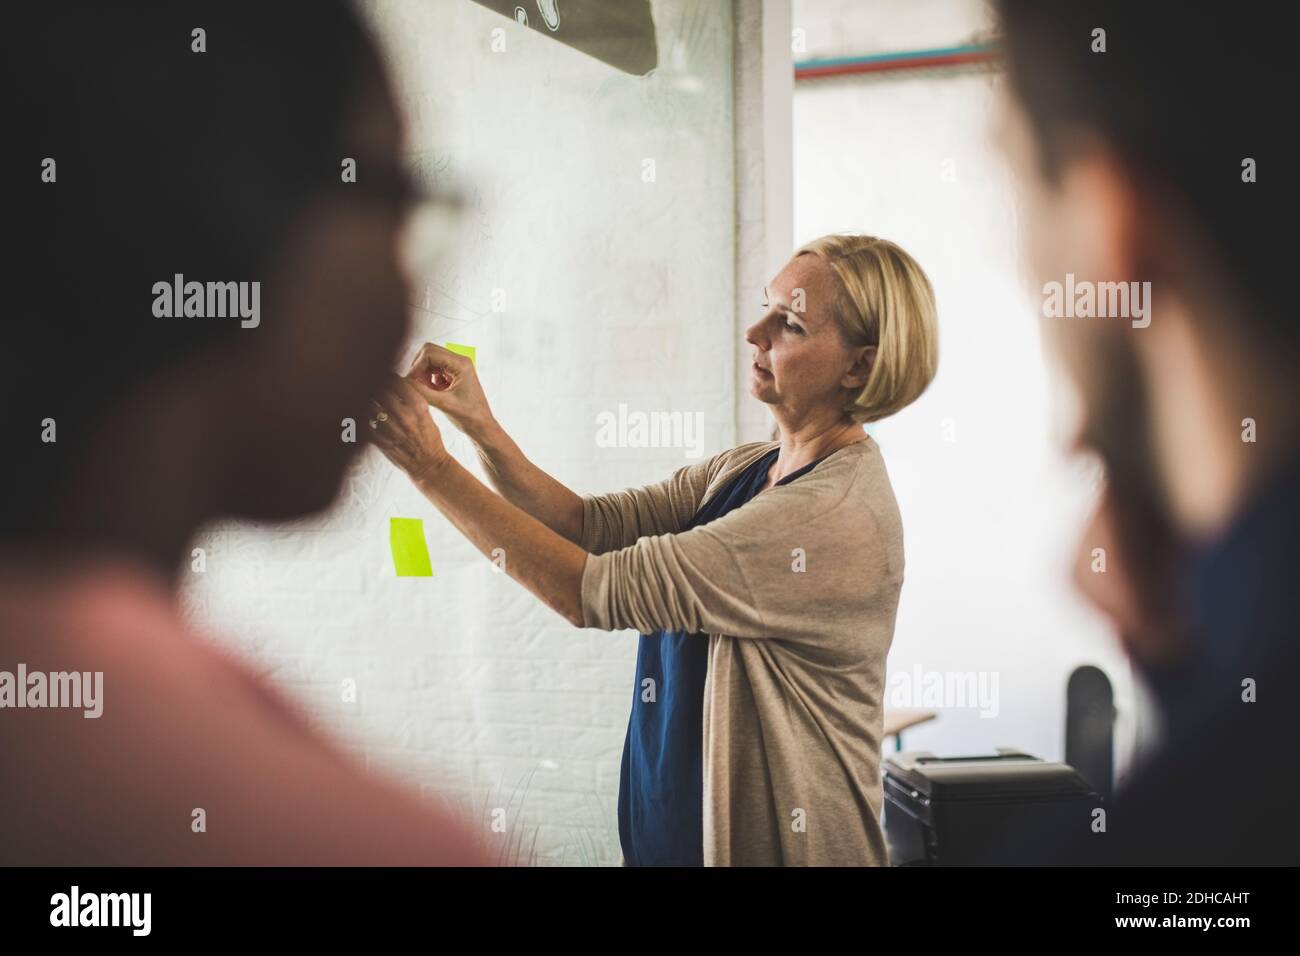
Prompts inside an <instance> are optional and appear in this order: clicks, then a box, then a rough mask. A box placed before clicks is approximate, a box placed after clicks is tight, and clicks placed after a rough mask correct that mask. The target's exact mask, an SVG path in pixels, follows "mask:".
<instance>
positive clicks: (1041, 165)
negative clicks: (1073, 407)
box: [998, 0, 1300, 865]
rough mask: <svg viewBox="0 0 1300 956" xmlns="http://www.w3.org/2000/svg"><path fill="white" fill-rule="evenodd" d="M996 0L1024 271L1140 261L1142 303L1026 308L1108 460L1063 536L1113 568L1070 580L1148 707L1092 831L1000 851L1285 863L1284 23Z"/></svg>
mask: <svg viewBox="0 0 1300 956" xmlns="http://www.w3.org/2000/svg"><path fill="white" fill-rule="evenodd" d="M998 6H999V9H1000V14H1001V19H1002V25H1003V33H1004V37H1005V52H1006V56H1007V67H1008V74H1009V86H1010V91H1009V92H1010V97H1009V100H1010V101H1009V103H1008V104H1007V105H1008V107H1009V108H1008V110H1007V113H1006V121H1007V125H1006V136H1005V138H1004V141H1005V142H1006V143H1007V144H1008V150H1009V155H1010V158H1011V161H1012V163H1013V166H1014V167H1015V169H1016V172H1017V173H1018V175H1019V178H1020V182H1021V184H1022V186H1023V193H1024V194H1023V197H1022V200H1023V213H1024V220H1025V238H1026V246H1027V250H1028V252H1029V258H1030V260H1031V263H1032V266H1033V271H1034V274H1035V276H1036V278H1037V279H1038V280H1039V281H1040V282H1043V283H1049V282H1053V281H1054V282H1058V283H1064V282H1065V281H1066V278H1067V274H1073V277H1074V280H1073V281H1074V283H1075V286H1076V287H1078V286H1079V284H1080V283H1083V282H1085V281H1087V282H1094V283H1097V284H1100V283H1103V282H1120V283H1139V284H1140V283H1143V282H1149V283H1150V290H1151V298H1150V301H1149V302H1148V303H1147V307H1148V310H1149V311H1148V312H1147V315H1146V316H1145V317H1144V318H1143V319H1141V320H1138V321H1134V320H1132V319H1131V318H1130V317H1128V316H1118V317H1115V316H1112V317H1105V318H1103V317H1093V318H1079V317H1072V318H1053V317H1045V318H1044V320H1043V321H1044V329H1045V335H1046V337H1047V339H1048V341H1049V343H1050V345H1051V346H1052V348H1053V350H1054V352H1055V353H1056V355H1057V356H1058V357H1059V358H1060V359H1061V361H1062V362H1063V364H1064V365H1065V367H1066V368H1067V370H1068V372H1069V373H1070V376H1071V379H1072V381H1073V382H1074V384H1075V385H1076V386H1077V390H1078V394H1079V396H1080V398H1081V408H1082V416H1081V422H1082V424H1081V428H1080V431H1079V436H1078V438H1079V444H1080V445H1081V446H1082V447H1083V448H1085V449H1087V450H1089V451H1091V452H1093V453H1095V454H1096V455H1097V456H1098V457H1099V458H1100V460H1101V461H1102V463H1103V465H1104V469H1105V473H1106V489H1105V492H1104V494H1103V498H1102V502H1101V505H1100V507H1099V508H1098V510H1097V514H1096V517H1095V518H1094V521H1093V524H1092V526H1091V527H1090V528H1089V529H1088V532H1087V533H1086V534H1085V536H1084V540H1083V541H1082V551H1083V554H1084V555H1085V558H1084V559H1083V560H1084V561H1085V562H1086V561H1087V560H1088V558H1087V557H1086V556H1087V555H1090V554H1091V553H1092V550H1093V549H1094V548H1097V547H1103V548H1106V550H1107V553H1108V562H1107V563H1108V567H1107V570H1106V572H1105V573H1104V574H1094V573H1093V572H1092V570H1091V568H1090V567H1082V568H1081V570H1080V571H1079V573H1078V578H1079V580H1080V582H1081V583H1082V584H1083V585H1084V589H1085V591H1086V592H1087V593H1088V594H1089V595H1090V596H1091V597H1092V598H1093V599H1094V601H1095V602H1096V603H1097V604H1098V605H1099V606H1101V608H1102V609H1103V610H1104V611H1106V612H1107V613H1108V614H1109V615H1110V616H1111V617H1112V619H1113V620H1114V621H1115V622H1116V624H1117V627H1118V630H1119V632H1120V634H1121V636H1122V639H1123V641H1124V644H1125V646H1126V648H1127V650H1128V651H1129V653H1130V655H1131V657H1132V658H1133V660H1134V662H1135V664H1136V666H1137V667H1138V670H1139V672H1140V674H1141V676H1142V677H1143V678H1144V680H1145V682H1146V683H1147V685H1148V686H1149V687H1150V688H1151V690H1152V691H1153V693H1154V696H1155V699H1156V702H1157V704H1158V706H1159V710H1160V714H1161V718H1162V724H1163V729H1162V734H1161V738H1160V742H1159V744H1158V746H1157V748H1156V750H1155V752H1154V753H1153V754H1152V756H1151V757H1150V759H1149V760H1145V761H1142V762H1141V763H1140V765H1139V766H1138V767H1137V769H1136V770H1135V772H1133V773H1132V774H1131V775H1130V776H1129V778H1128V779H1126V780H1125V781H1124V783H1123V785H1122V786H1121V787H1120V790H1119V793H1118V794H1117V800H1116V802H1115V803H1114V805H1113V806H1110V807H1108V808H1107V812H1106V816H1105V827H1104V830H1102V829H1101V828H1099V827H1096V826H1093V825H1088V826H1080V827H1079V828H1078V830H1077V831H1076V832H1074V833H1073V834H1072V835H1071V838H1070V839H1069V840H1068V841H1067V842H1066V843H1065V844H1064V845H1062V844H1060V843H1053V842H1051V841H1046V840H1041V839H1038V838H1036V837H1031V839H1029V840H1023V841H1022V840H1017V839H1009V840H1006V841H1005V842H1004V843H1003V846H1002V847H1001V848H1000V853H999V854H998V858H999V860H1000V861H1001V862H1011V863H1067V864H1172V865H1196V864H1208V865H1215V864H1291V865H1294V864H1296V863H1300V823H1298V822H1297V819H1296V817H1295V816H1294V814H1293V812H1292V804H1293V799H1292V793H1291V782H1292V781H1293V780H1294V778H1295V777H1296V773H1295V765H1294V761H1295V759H1296V757H1295V748H1294V740H1295V736H1296V731H1297V729H1298V726H1297V702H1296V701H1297V690H1300V683H1298V682H1300V670H1298V668H1297V657H1298V652H1297V635H1298V634H1300V591H1298V590H1297V588H1296V586H1295V575H1296V567H1297V565H1298V564H1300V441H1298V439H1297V435H1298V432H1300V429H1298V428H1297V417H1298V415H1300V403H1298V402H1297V376H1296V368H1297V358H1298V357H1300V323H1298V322H1297V321H1296V319H1295V317H1294V315H1293V314H1292V310H1293V305H1292V303H1291V302H1290V296H1289V289H1288V287H1289V283H1290V277H1291V275H1292V268H1293V264H1292V261H1291V260H1292V255H1293V253H1292V250H1291V249H1290V247H1289V243H1283V242H1281V241H1279V238H1278V237H1279V235H1282V234H1284V233H1283V227H1284V226H1285V225H1287V224H1288V220H1289V218H1290V216H1291V211H1292V208H1293V207H1291V206H1289V205H1288V204H1287V202H1285V201H1284V197H1283V196H1282V195H1281V192H1282V189H1283V183H1284V181H1285V180H1286V179H1287V178H1288V177H1289V176H1290V175H1291V172H1290V170H1289V169H1288V168H1287V164H1288V163H1289V162H1290V160H1291V158H1292V155H1293V154H1291V153H1289V152H1283V151H1281V149H1280V140H1281V136H1280V130H1279V128H1280V126H1281V125H1282V124H1283V123H1285V122H1288V121H1286V120H1284V118H1283V117H1281V116H1280V115H1278V113H1277V111H1276V109H1275V108H1274V106H1273V104H1274V102H1275V99H1274V97H1275V96H1276V95H1278V93H1279V92H1280V91H1282V90H1284V89H1287V88H1288V87H1289V83H1288V82H1287V80H1288V79H1289V74H1290V66H1289V58H1288V57H1286V56H1285V55H1284V54H1283V51H1282V49H1281V47H1282V42H1281V40H1282V37H1284V36H1285V35H1286V34H1287V31H1286V30H1284V29H1283V27H1282V24H1281V23H1280V22H1277V15H1276V14H1274V13H1273V11H1272V9H1271V8H1266V7H1263V6H1251V5H1248V6H1247V7H1244V8H1234V10H1233V11H1232V12H1231V13H1227V14H1224V15H1223V16H1215V17H1207V16H1201V15H1196V14H1194V13H1193V12H1191V11H1188V10H1187V9H1186V8H1185V7H1183V6H1182V5H1177V4H1172V3H1164V2H1152V3H1127V2H1120V0H1090V2H1088V3H1078V2H1072V3H1061V4H1056V3H1053V4H1044V3H1038V2H1035V0H1000V2H999V4H998ZM1097 31H1103V33H1098V32H1097ZM1102 44H1104V51H1103V49H1102ZM1207 51H1212V52H1213V63H1212V65H1211V64H1210V63H1207V62H1206V61H1205V59H1204V57H1205V55H1206V52H1207ZM1098 287H1099V288H1100V286H1099V285H1098ZM1132 288H1134V287H1133V286H1130V289H1132ZM1138 288H1140V285H1139V286H1138ZM1045 291H1046V290H1045ZM1098 301H1100V294H1099V296H1098ZM1047 314H1048V313H1047V312H1045V316H1046V315H1047ZM1091 823H1092V821H1089V824H1091Z"/></svg>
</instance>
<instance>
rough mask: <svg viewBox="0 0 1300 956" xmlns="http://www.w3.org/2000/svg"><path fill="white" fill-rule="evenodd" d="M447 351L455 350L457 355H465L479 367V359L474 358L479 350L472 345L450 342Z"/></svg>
mask: <svg viewBox="0 0 1300 956" xmlns="http://www.w3.org/2000/svg"><path fill="white" fill-rule="evenodd" d="M447 351H448V352H455V353H456V354H457V355H464V356H465V357H466V358H468V359H469V360H470V362H471V363H472V364H473V365H474V367H475V368H477V367H478V360H477V359H475V358H474V356H475V354H476V352H477V350H476V349H475V348H474V346H472V345H461V344H459V343H457V342H448V343H447Z"/></svg>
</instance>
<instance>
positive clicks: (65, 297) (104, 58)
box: [0, 0, 408, 537]
mask: <svg viewBox="0 0 1300 956" xmlns="http://www.w3.org/2000/svg"><path fill="white" fill-rule="evenodd" d="M196 28H202V30H203V31H204V36H203V38H202V41H203V43H204V45H205V46H206V50H205V51H204V52H198V51H196V50H195V49H194V47H195V46H196V44H197V43H198V40H197V39H196V37H195V36H194V34H193V33H192V31H193V30H195V29H196ZM23 47H24V59H23V62H22V63H20V64H17V65H18V66H19V67H20V68H22V69H27V70H31V71H32V72H31V74H30V75H31V76H34V77H41V81H40V82H37V83H32V84H30V87H31V89H32V90H33V93H34V99H32V100H31V101H30V102H28V104H27V106H28V108H29V111H28V112H27V114H26V115H24V116H23V117H22V121H23V122H24V123H25V124H26V125H27V126H28V129H27V130H26V131H25V134H24V135H23V136H22V137H21V138H18V139H16V140H15V141H14V142H15V143H16V144H18V145H16V146H15V148H14V149H13V150H7V151H6V152H10V153H11V154H17V156H16V158H15V159H14V162H15V166H16V168H15V170H14V173H13V178H12V181H15V182H17V183H19V184H20V185H21V187H22V189H23V190H24V198H25V199H27V200H28V201H29V203H30V205H29V207H28V209H27V210H26V211H27V216H26V217H25V218H24V219H23V227H22V228H23V230H24V231H23V235H22V241H23V250H22V254H23V267H22V268H23V272H22V275H23V276H24V281H23V282H22V283H21V286H22V288H21V289H20V290H15V291H16V292H17V294H18V295H19V296H22V297H23V301H22V305H21V306H19V307H17V308H16V309H15V315H16V316H21V318H22V321H21V322H17V323H15V324H14V334H13V336H12V337H11V339H10V341H9V342H7V343H6V348H5V349H4V350H3V353H0V354H2V355H3V358H0V392H2V393H3V396H4V404H5V408H6V410H7V411H6V423H5V425H6V431H7V433H8V434H7V436H6V451H8V452H10V455H9V456H7V457H8V458H9V460H10V461H11V462H12V465H11V467H12V468H13V469H15V470H16V475H11V477H16V478H17V481H18V486H19V488H20V489H21V490H20V492H19V493H18V494H14V495H11V496H9V497H8V499H7V501H6V502H5V504H4V505H2V506H0V535H3V536H10V535H25V536H38V537H39V536H40V535H41V533H42V529H43V528H46V527H49V526H50V525H51V524H52V523H57V521H58V513H59V511H60V509H61V508H64V507H65V506H67V505H68V501H67V499H68V496H69V495H71V494H73V493H74V489H75V494H76V495H78V496H84V495H86V494H87V493H90V494H92V495H93V493H94V489H95V487H96V484H97V479H103V480H104V482H105V483H106V484H108V483H109V482H108V479H109V478H110V477H111V476H115V475H116V476H118V477H119V478H120V477H121V475H122V473H123V472H125V473H127V475H128V476H134V477H136V478H138V480H139V481H141V482H148V481H149V478H150V476H149V474H148V470H149V469H150V468H151V467H153V466H155V465H157V464H159V460H160V458H161V457H163V456H165V455H166V454H167V452H168V449H169V447H170V448H171V449H173V450H175V452H176V453H177V454H189V453H195V449H196V448H197V449H201V450H202V452H201V454H202V462H201V465H202V468H203V469H204V472H203V476H204V480H205V482H206V484H207V485H209V486H210V487H211V488H213V489H218V492H217V494H219V499H218V500H216V501H214V502H211V507H212V508H214V509H215V510H216V511H217V512H218V513H220V514H229V515H239V516H247V517H253V518H287V517H292V516H296V515H299V514H303V513H306V512H310V511H313V510H316V509H319V508H322V507H324V506H325V505H326V504H328V503H329V501H330V500H331V499H332V497H333V496H334V494H335V493H336V492H337V489H338V486H339V484H340V482H341V480H342V477H343V474H344V472H345V469H346V466H347V464H348V462H349V459H350V458H351V457H352V456H353V455H354V454H355V453H356V452H357V450H358V449H359V448H360V447H361V446H360V440H359V441H358V442H347V441H344V440H343V436H344V425H343V420H344V419H345V418H349V417H350V418H353V419H355V420H356V421H357V422H358V423H360V424H361V425H363V426H364V423H365V420H366V412H367V399H368V397H369V396H370V395H371V394H373V392H374V390H375V388H376V386H377V385H378V384H379V383H380V382H381V380H382V379H383V376H384V375H385V374H386V372H387V371H388V370H389V369H390V368H391V366H392V363H393V361H394V359H395V358H396V352H397V350H398V348H399V347H400V345H401V342H402V340H403V339H404V337H405V334H406V325H407V321H408V318H407V308H406V288H405V283H404V278H403V276H402V274H401V272H400V270H399V266H398V258H397V240H398V234H399V231H400V229H401V228H402V225H403V221H404V216H405V214H406V211H407V210H406V207H407V203H408V190H407V186H406V182H405V179H404V174H403V172H402V168H401V166H400V164H399V150H400V145H401V129H400V125H399V122H398V116H397V112H396V110H395V108H394V103H393V99H392V96H391V94H390V93H389V91H388V88H387V85H386V83H385V80H384V76H383V73H382V71H381V69H380V66H379V61H378V59H377V56H376V53H375V51H374V49H373V47H372V46H371V44H370V42H369V40H368V38H367V36H366V34H365V33H364V31H363V30H362V28H361V26H360V24H359V22H358V21H357V20H356V19H355V16H354V14H353V13H352V11H351V9H350V7H349V6H347V5H346V4H344V3H341V2H332V0H310V2H308V0H290V2H285V3H277V4H272V5H240V4H210V5H204V4H198V5H195V4H184V5H182V4H159V5H147V6H146V7H144V8H141V9H140V10H139V11H136V12H133V8H123V7H120V6H115V5H107V4H85V5H80V4H61V5H59V8H58V10H57V11H53V12H50V13H42V14H41V15H40V16H39V21H38V22H36V23H34V24H32V25H31V26H30V27H29V28H27V29H26V31H25V33H24V42H23ZM47 157H49V158H52V159H54V160H55V163H56V164H57V165H56V166H55V167H54V169H55V172H56V179H55V181H54V182H42V181H41V178H40V174H41V171H42V163H43V160H44V159H45V158H47ZM11 158H13V157H12V156H11ZM345 159H354V160H355V161H356V167H357V177H356V179H357V182H356V183H351V184H345V183H344V182H343V181H342V176H341V173H342V168H343V166H342V164H343V161H344V160H345ZM177 275H182V276H183V277H184V281H185V282H191V281H194V282H200V283H209V282H221V283H228V282H235V283H252V282H257V283H259V284H260V320H259V321H258V323H257V324H256V326H255V327H243V324H242V323H241V320H240V319H239V318H238V317H235V318H230V317H225V318H222V317H215V316H213V315H205V316H203V317H197V316H193V315H191V316H189V317H185V316H173V317H158V316H157V315H155V313H154V311H153V306H154V299H155V296H154V292H153V291H152V290H153V288H154V286H155V284H156V283H159V282H164V283H168V284H171V283H172V282H173V280H174V277H175V276H177ZM182 412H183V415H184V418H183V421H182V422H179V423H178V422H177V421H175V420H171V421H168V424H167V426H166V427H163V426H161V425H160V424H159V423H160V420H162V418H163V416H164V414H165V413H172V414H173V415H176V414H181V413H182ZM46 420H51V421H53V422H55V424H56V428H57V441H56V442H55V443H43V442H42V441H41V437H42V424H41V423H42V422H43V421H46ZM168 429H170V433H164V432H167V430H168ZM197 477H198V476H197V475H196V479H197ZM88 489H89V492H88ZM175 490H176V492H177V494H178V495H179V494H181V490H180V489H175ZM157 491H158V493H159V494H161V495H163V496H166V495H167V493H168V489H166V488H163V489H158V490H157ZM159 510H160V511H162V512H166V511H167V510H168V509H167V507H166V503H165V502H163V501H160V502H159ZM213 516H215V515H205V516H202V517H213ZM195 517H196V518H197V517H200V516H195Z"/></svg>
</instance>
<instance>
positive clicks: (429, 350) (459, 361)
mask: <svg viewBox="0 0 1300 956" xmlns="http://www.w3.org/2000/svg"><path fill="white" fill-rule="evenodd" d="M471 367H472V365H471V363H470V360H469V359H468V358H467V357H466V356H464V355H460V354H458V353H456V352H453V351H451V349H445V348H443V347H442V346H441V345H438V344H436V343H434V342H425V343H424V344H423V345H421V346H420V351H419V352H417V353H416V355H415V359H414V361H412V362H411V367H410V369H409V370H407V373H406V377H407V378H408V379H412V380H414V381H416V382H417V383H418V384H420V385H422V386H426V387H429V388H431V390H435V391H440V390H441V389H439V388H437V387H436V385H433V384H431V383H433V382H435V380H436V379H439V378H440V379H442V380H443V383H444V384H442V386H441V388H443V389H445V388H447V387H448V386H449V385H451V383H452V381H453V380H454V379H456V378H458V377H459V376H461V375H462V374H464V372H465V369H466V368H471ZM448 373H450V374H448Z"/></svg>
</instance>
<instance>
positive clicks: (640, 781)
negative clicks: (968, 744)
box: [618, 447, 825, 866]
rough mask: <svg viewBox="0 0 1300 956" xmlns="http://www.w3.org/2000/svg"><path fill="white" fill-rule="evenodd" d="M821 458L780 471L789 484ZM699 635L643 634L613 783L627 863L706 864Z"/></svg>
mask: <svg viewBox="0 0 1300 956" xmlns="http://www.w3.org/2000/svg"><path fill="white" fill-rule="evenodd" d="M779 452H780V448H779V447H778V448H773V449H772V450H771V451H770V452H768V453H767V454H766V455H764V456H763V457H761V458H759V459H758V460H757V461H755V462H754V463H753V464H751V465H749V466H748V467H747V468H745V469H744V470H743V471H742V472H741V473H740V474H738V475H737V476H736V477H735V478H733V479H732V480H731V482H730V483H728V484H727V486H726V487H725V488H723V489H722V490H721V491H720V492H718V493H717V494H716V495H714V496H713V497H712V498H711V499H709V500H708V501H706V502H705V503H704V504H703V505H702V506H701V507H700V510H699V511H698V512H696V514H695V517H694V518H692V519H691V522H690V524H688V525H687V526H686V527H685V528H683V529H682V530H683V531H689V530H690V529H691V528H698V527H699V526H700V525H705V524H708V523H709V522H710V521H713V520H715V519H717V518H721V517H722V516H723V515H725V514H727V513H728V512H729V511H733V510H734V509H736V508H739V507H740V506H741V505H743V504H744V503H745V502H746V501H749V499H751V498H753V497H754V496H755V495H756V494H758V492H759V489H761V488H762V487H763V484H764V482H766V481H767V473H768V470H769V469H770V468H771V467H772V465H773V464H774V463H775V462H776V458H777V455H778V454H779ZM824 460H825V459H824V458H819V459H817V461H814V462H812V463H811V464H808V465H805V466H804V467H803V468H800V469H799V470H798V471H795V472H792V473H791V474H789V475H786V476H785V477H784V478H782V479H781V480H780V481H778V482H777V484H778V485H784V484H788V483H789V482H791V481H794V480H795V479H796V478H798V477H800V476H801V475H804V474H806V473H808V472H809V471H811V470H812V469H813V468H815V467H816V466H817V465H818V464H819V463H820V462H822V461H824ZM708 669H709V641H708V636H707V635H704V634H687V633H685V632H683V631H662V630H661V631H656V632H655V633H654V634H642V635H641V643H640V646H639V647H638V649H637V654H636V686H635V687H634V688H633V693H632V716H631V717H630V718H629V719H628V723H627V739H626V740H625V741H624V743H623V768H622V771H621V773H620V776H619V782H618V837H619V842H620V843H621V844H622V846H623V859H624V860H625V861H626V862H627V865H628V866H703V865H704V769H703V736H704V678H705V676H706V675H707V674H708Z"/></svg>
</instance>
